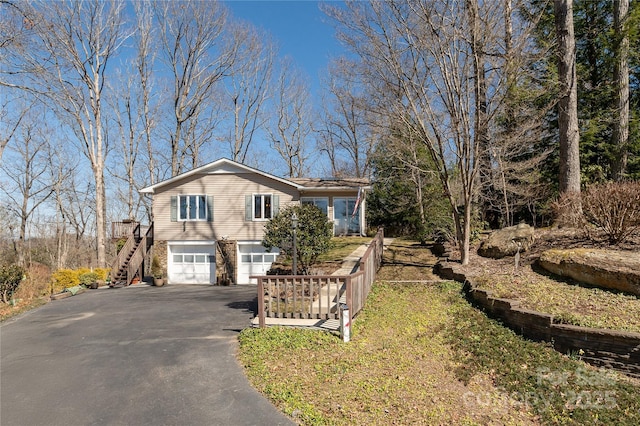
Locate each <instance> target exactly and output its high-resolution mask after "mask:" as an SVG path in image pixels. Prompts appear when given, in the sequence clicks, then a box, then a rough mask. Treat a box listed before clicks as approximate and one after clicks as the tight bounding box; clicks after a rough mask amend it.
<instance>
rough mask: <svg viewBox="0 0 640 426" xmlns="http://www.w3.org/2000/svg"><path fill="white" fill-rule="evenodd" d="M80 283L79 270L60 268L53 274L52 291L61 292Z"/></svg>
mask: <svg viewBox="0 0 640 426" xmlns="http://www.w3.org/2000/svg"><path fill="white" fill-rule="evenodd" d="M77 285H80V278H79V274H78V271H74V270H73V269H58V270H57V271H55V272H54V273H53V275H51V290H52V293H60V292H62V291H63V290H64V289H65V288H69V287H75V286H77Z"/></svg>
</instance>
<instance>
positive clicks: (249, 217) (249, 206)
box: [244, 195, 253, 222]
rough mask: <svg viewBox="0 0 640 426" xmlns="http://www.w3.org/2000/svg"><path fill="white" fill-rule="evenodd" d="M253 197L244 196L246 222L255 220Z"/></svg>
mask: <svg viewBox="0 0 640 426" xmlns="http://www.w3.org/2000/svg"><path fill="white" fill-rule="evenodd" d="M252 197H253V196H252V195H245V196H244V220H246V221H247V222H250V221H251V220H253V212H252V210H253V202H252V199H251V198H252Z"/></svg>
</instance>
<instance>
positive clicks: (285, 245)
mask: <svg viewBox="0 0 640 426" xmlns="http://www.w3.org/2000/svg"><path fill="white" fill-rule="evenodd" d="M294 212H295V214H296V215H297V216H298V227H297V228H296V240H297V244H296V254H297V256H296V258H297V265H298V269H299V272H300V273H302V274H308V273H309V268H310V267H311V266H312V265H313V264H314V263H315V261H316V260H317V259H318V256H320V255H321V254H324V253H326V252H327V251H329V249H330V248H331V236H332V233H333V224H332V223H331V222H330V221H329V219H327V215H325V214H324V213H323V212H322V210H320V209H319V208H317V207H316V206H313V205H309V204H305V205H290V206H287V207H285V208H283V209H281V210H280V212H279V213H278V215H277V216H276V217H274V218H273V219H271V220H270V221H269V222H267V224H266V226H265V234H264V239H263V240H262V245H263V246H264V247H266V248H268V249H270V248H272V247H278V248H279V249H280V253H281V254H286V255H287V256H289V257H291V256H292V254H293V244H292V242H293V227H292V221H291V216H292V215H293V213H294Z"/></svg>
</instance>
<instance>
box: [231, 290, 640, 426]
mask: <svg viewBox="0 0 640 426" xmlns="http://www.w3.org/2000/svg"><path fill="white" fill-rule="evenodd" d="M576 357H579V354H577V355H576ZM576 357H574V358H576ZM240 360H241V362H242V364H243V365H244V366H245V368H246V371H247V374H248V376H249V379H250V380H251V382H252V383H253V384H254V386H256V388H257V389H259V390H260V391H261V392H263V393H264V394H265V395H266V396H267V397H268V398H270V399H271V400H272V401H273V402H274V403H275V404H276V405H277V406H278V407H280V408H281V409H282V410H283V411H284V412H285V413H287V414H288V415H290V416H292V417H294V419H295V420H296V421H297V422H300V423H301V424H338V425H347V424H488V423H493V424H541V423H542V424H575V425H578V424H617V425H624V424H628V425H636V424H639V423H640V392H639V391H640V389H639V388H638V384H637V383H636V382H633V381H631V380H629V379H627V378H626V377H624V376H622V375H619V374H617V373H614V372H605V371H602V370H598V369H595V368H593V367H590V366H588V365H587V364H585V363H583V362H581V361H579V360H578V359H572V358H571V357H567V356H563V355H562V354H559V353H557V352H555V351H554V350H553V349H552V348H551V347H549V346H548V345H545V344H540V343H534V342H530V341H527V340H525V339H523V338H521V337H519V336H517V335H515V334H514V333H513V332H511V331H510V330H508V329H506V328H504V327H503V326H502V325H500V324H499V323H497V322H496V321H493V320H490V319H488V318H487V317H486V316H485V315H484V314H482V313H481V312H479V311H477V310H476V309H474V308H473V307H471V306H470V305H469V304H468V303H467V301H466V300H465V299H464V297H463V296H462V294H461V287H460V285H459V284H457V283H442V284H438V285H435V286H424V285H418V284H402V285H397V284H396V285H392V284H385V283H378V284H376V285H375V286H374V289H373V291H372V294H371V296H370V298H369V300H368V301H367V305H366V307H365V309H364V310H363V311H362V312H361V313H360V315H359V316H358V318H357V320H356V321H355V324H354V329H353V339H352V341H351V342H350V343H343V342H341V341H340V340H339V339H338V338H337V337H336V336H334V335H331V334H328V333H324V332H318V331H310V330H295V329H285V328H269V329H265V330H259V329H250V330H245V331H243V332H242V333H241V336H240Z"/></svg>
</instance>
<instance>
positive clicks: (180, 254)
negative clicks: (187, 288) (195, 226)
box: [168, 245, 216, 284]
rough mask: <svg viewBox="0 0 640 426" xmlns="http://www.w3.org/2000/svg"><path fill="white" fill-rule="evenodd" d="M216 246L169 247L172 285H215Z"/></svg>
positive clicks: (169, 273) (170, 280) (169, 269)
mask: <svg viewBox="0 0 640 426" xmlns="http://www.w3.org/2000/svg"><path fill="white" fill-rule="evenodd" d="M215 253H216V247H215V245H169V268H168V275H169V283H170V284H214V283H215V279H216V257H215Z"/></svg>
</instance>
